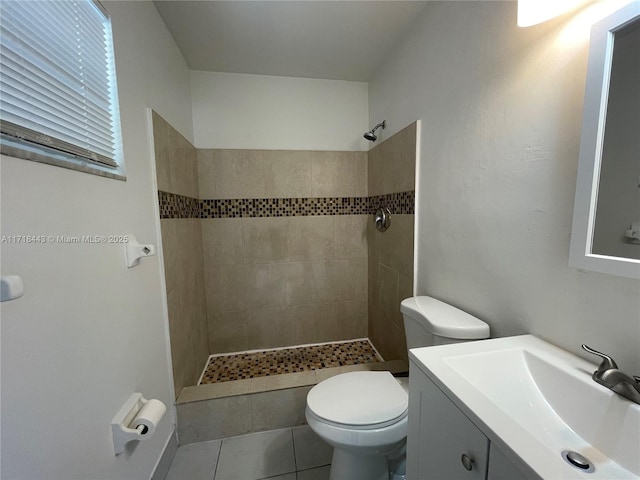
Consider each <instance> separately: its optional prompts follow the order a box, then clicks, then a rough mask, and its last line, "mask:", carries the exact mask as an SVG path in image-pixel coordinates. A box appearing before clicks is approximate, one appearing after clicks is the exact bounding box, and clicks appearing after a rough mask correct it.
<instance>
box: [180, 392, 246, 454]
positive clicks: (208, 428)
mask: <svg viewBox="0 0 640 480" xmlns="http://www.w3.org/2000/svg"><path fill="white" fill-rule="evenodd" d="M176 409H177V411H178V438H179V439H180V444H181V445H184V444H187V443H195V442H204V441H207V440H215V439H218V438H224V437H233V436H236V435H243V434H245V433H249V432H251V431H252V428H251V398H250V396H249V395H238V396H234V397H225V398H217V399H213V400H206V401H201V402H191V403H183V404H179V405H177V406H176Z"/></svg>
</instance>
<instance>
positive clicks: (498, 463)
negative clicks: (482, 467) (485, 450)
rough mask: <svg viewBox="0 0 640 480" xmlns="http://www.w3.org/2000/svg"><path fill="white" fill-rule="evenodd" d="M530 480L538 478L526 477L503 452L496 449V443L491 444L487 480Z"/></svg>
mask: <svg viewBox="0 0 640 480" xmlns="http://www.w3.org/2000/svg"><path fill="white" fill-rule="evenodd" d="M528 478H536V477H535V476H527V475H525V474H524V473H523V472H522V471H521V470H520V469H519V468H518V467H516V465H515V464H514V463H513V462H512V461H511V460H510V459H509V457H507V456H506V455H505V454H504V453H503V452H502V450H500V449H499V448H498V447H496V444H495V443H492V444H491V446H490V447H489V471H488V473H487V480H527V479H528Z"/></svg>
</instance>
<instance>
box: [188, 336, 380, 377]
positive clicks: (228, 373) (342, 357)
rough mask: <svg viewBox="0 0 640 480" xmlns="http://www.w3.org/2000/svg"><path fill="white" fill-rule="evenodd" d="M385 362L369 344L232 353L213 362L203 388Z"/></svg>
mask: <svg viewBox="0 0 640 480" xmlns="http://www.w3.org/2000/svg"><path fill="white" fill-rule="evenodd" d="M381 360H382V359H381V358H380V357H378V355H377V354H376V351H375V350H374V349H373V347H372V346H371V344H370V343H369V342H368V341H367V340H350V341H346V342H339V343H325V344H321V345H309V346H303V347H291V348H282V349H277V350H262V351H259V352H252V353H230V354H228V355H220V356H216V357H210V358H209V361H208V362H207V366H206V367H205V371H204V373H203V375H202V380H201V381H200V385H205V384H211V383H220V382H228V381H232V380H242V379H245V378H255V377H268V376H271V375H279V374H283V373H294V372H309V371H312V370H319V369H321V368H330V367H340V366H343V365H358V364H363V363H377V362H380V361H381Z"/></svg>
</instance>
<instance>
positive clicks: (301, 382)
mask: <svg viewBox="0 0 640 480" xmlns="http://www.w3.org/2000/svg"><path fill="white" fill-rule="evenodd" d="M316 383H318V380H317V378H316V372H315V371H310V372H295V373H283V374H280V375H273V376H269V377H256V378H252V379H251V389H250V390H251V393H260V392H269V391H273V390H283V389H285V388H296V387H306V386H308V385H315V384H316Z"/></svg>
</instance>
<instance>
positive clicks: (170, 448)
mask: <svg viewBox="0 0 640 480" xmlns="http://www.w3.org/2000/svg"><path fill="white" fill-rule="evenodd" d="M177 450H178V436H177V434H176V430H175V428H174V429H173V432H171V435H170V436H169V439H168V440H167V443H166V445H165V446H164V450H163V451H162V455H160V458H159V459H158V463H157V464H156V468H155V469H154V471H153V474H151V480H165V478H166V477H167V473H169V468H170V467H171V463H172V462H173V457H174V456H175V455H176V451H177Z"/></svg>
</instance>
